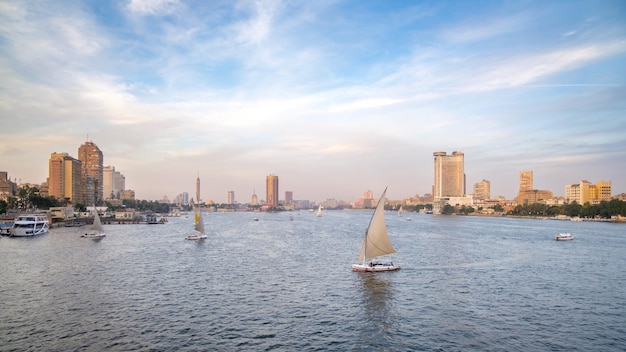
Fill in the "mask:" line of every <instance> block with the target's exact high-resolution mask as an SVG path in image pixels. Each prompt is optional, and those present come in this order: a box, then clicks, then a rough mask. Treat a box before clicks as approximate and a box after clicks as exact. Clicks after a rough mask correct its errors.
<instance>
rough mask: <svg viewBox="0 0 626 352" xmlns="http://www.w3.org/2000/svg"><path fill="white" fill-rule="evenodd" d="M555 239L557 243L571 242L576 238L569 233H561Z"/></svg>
mask: <svg viewBox="0 0 626 352" xmlns="http://www.w3.org/2000/svg"><path fill="white" fill-rule="evenodd" d="M554 239H555V240H557V241H571V240H573V239H574V236H572V235H570V234H569V233H560V234H558V235H556V237H555V238H554Z"/></svg>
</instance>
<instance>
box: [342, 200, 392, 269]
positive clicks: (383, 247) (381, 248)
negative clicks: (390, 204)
mask: <svg viewBox="0 0 626 352" xmlns="http://www.w3.org/2000/svg"><path fill="white" fill-rule="evenodd" d="M386 193H387V188H385V191H384V192H383V194H382V195H381V196H380V199H379V200H378V205H376V210H374V214H373V215H372V219H371V220H370V224H369V226H368V227H367V230H365V238H364V239H363V243H362V244H361V251H360V252H359V260H360V261H361V263H360V264H352V270H353V271H392V270H399V269H400V266H399V265H395V264H393V263H392V262H391V261H379V260H372V259H374V258H377V257H380V256H383V255H387V254H393V253H396V249H395V248H393V245H392V244H391V241H390V240H389V234H388V233H387V225H385V194H386Z"/></svg>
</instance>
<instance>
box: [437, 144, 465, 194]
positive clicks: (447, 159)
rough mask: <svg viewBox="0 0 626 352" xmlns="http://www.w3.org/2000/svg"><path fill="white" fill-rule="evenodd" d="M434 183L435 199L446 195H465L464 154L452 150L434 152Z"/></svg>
mask: <svg viewBox="0 0 626 352" xmlns="http://www.w3.org/2000/svg"><path fill="white" fill-rule="evenodd" d="M433 156H434V157H435V185H434V187H433V192H434V198H435V200H437V199H439V198H447V197H462V196H464V195H465V171H464V163H465V162H464V158H465V156H464V154H463V153H461V152H457V151H455V152H452V154H451V155H447V154H446V152H435V153H433Z"/></svg>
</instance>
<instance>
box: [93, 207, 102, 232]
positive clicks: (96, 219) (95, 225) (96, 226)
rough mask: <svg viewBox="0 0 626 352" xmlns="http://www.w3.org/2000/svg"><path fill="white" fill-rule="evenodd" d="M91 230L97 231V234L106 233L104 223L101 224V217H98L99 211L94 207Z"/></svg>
mask: <svg viewBox="0 0 626 352" xmlns="http://www.w3.org/2000/svg"><path fill="white" fill-rule="evenodd" d="M91 229H92V230H94V231H96V233H103V232H104V228H103V227H102V222H100V216H98V209H96V207H95V206H94V207H93V225H92V226H91Z"/></svg>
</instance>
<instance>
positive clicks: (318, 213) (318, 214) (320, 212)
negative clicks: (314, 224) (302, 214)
mask: <svg viewBox="0 0 626 352" xmlns="http://www.w3.org/2000/svg"><path fill="white" fill-rule="evenodd" d="M321 216H322V205H321V204H320V206H319V207H318V208H317V217H318V218H319V217H321Z"/></svg>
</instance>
